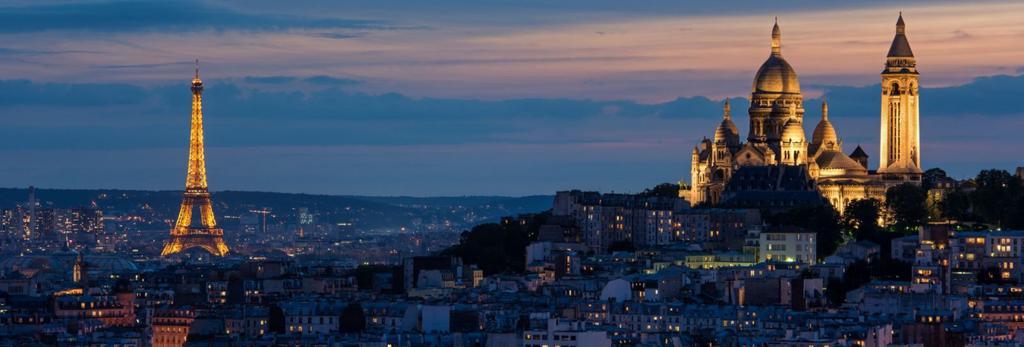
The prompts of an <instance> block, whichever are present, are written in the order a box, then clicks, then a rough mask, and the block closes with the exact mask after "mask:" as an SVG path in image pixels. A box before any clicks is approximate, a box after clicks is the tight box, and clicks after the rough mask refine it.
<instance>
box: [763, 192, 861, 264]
mask: <svg viewBox="0 0 1024 347" xmlns="http://www.w3.org/2000/svg"><path fill="white" fill-rule="evenodd" d="M762 216H764V219H765V221H766V222H767V223H768V224H770V225H775V226H786V225H792V226H797V227H801V228H804V229H807V230H809V231H813V232H815V233H817V235H818V246H817V253H818V257H826V256H828V255H831V254H832V253H834V252H835V251H836V248H838V247H839V244H840V243H841V242H842V241H843V226H842V223H841V221H840V219H839V212H836V210H835V209H833V208H832V205H829V204H822V205H819V206H800V207H795V208H792V209H789V210H786V211H783V212H779V213H774V214H773V213H770V211H762Z"/></svg>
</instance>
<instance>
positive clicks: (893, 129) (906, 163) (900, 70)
mask: <svg viewBox="0 0 1024 347" xmlns="http://www.w3.org/2000/svg"><path fill="white" fill-rule="evenodd" d="M919 86H920V84H919V83H918V72H917V62H916V61H915V60H914V52H913V51H911V50H910V42H909V41H907V35H906V25H905V24H904V23H903V15H902V14H900V17H899V19H898V20H897V21H896V36H895V37H894V38H893V39H892V45H891V46H890V47H889V54H888V57H887V58H886V61H885V69H884V70H882V110H881V115H882V117H881V118H882V126H881V129H882V132H881V146H880V147H879V148H880V149H881V153H880V155H879V159H878V160H879V164H878V173H880V174H882V175H883V179H885V180H888V181H917V182H919V181H920V179H921V135H920V122H919V110H920V103H919V100H918V88H919Z"/></svg>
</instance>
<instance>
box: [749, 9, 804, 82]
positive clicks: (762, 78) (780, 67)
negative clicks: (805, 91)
mask: <svg viewBox="0 0 1024 347" xmlns="http://www.w3.org/2000/svg"><path fill="white" fill-rule="evenodd" d="M752 92H754V93H758V92H761V93H794V94H795V93H800V80H799V79H797V77H796V70H793V67H792V66H790V65H789V63H788V62H786V59H784V58H782V32H781V31H780V30H779V23H775V27H773V28H772V54H771V56H769V57H768V60H765V62H764V64H761V68H760V69H757V75H756V76H754V86H753V90H752Z"/></svg>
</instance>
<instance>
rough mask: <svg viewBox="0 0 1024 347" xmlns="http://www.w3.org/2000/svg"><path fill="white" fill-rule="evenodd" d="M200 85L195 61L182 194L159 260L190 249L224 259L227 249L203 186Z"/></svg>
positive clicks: (203, 159)
mask: <svg viewBox="0 0 1024 347" xmlns="http://www.w3.org/2000/svg"><path fill="white" fill-rule="evenodd" d="M203 152H204V149H203V81H202V80H200V79H199V60H196V77H195V79H193V80H192V132H191V137H190V139H189V147H188V174H187V176H186V177H185V194H184V198H183V199H182V201H181V210H180V211H179V212H178V221H177V223H175V224H174V229H171V238H170V240H168V241H167V243H166V244H164V250H163V251H162V252H160V255H161V256H168V255H171V254H175V253H180V252H182V251H185V250H187V249H190V248H196V247H199V248H202V249H204V250H206V251H207V252H210V254H213V255H216V256H224V255H225V254H227V253H228V245H226V244H225V243H224V230H223V229H220V228H217V221H216V220H214V217H213V204H212V203H211V201H210V191H209V190H208V189H207V186H206V159H205V155H204V154H203ZM197 207H198V208H199V225H192V221H193V220H192V210H193V209H194V208H197Z"/></svg>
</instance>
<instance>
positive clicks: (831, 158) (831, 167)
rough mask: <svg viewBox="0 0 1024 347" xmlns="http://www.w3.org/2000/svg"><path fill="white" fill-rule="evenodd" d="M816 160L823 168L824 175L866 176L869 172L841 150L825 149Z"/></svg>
mask: <svg viewBox="0 0 1024 347" xmlns="http://www.w3.org/2000/svg"><path fill="white" fill-rule="evenodd" d="M815 161H816V162H817V164H818V167H819V168H820V169H821V170H822V173H821V175H822V177H835V176H847V177H850V176H864V175H867V172H868V170H867V169H866V168H864V166H863V165H861V164H860V163H859V162H857V161H856V160H853V159H851V158H850V157H848V156H846V154H843V152H839V151H832V150H829V151H825V152H823V153H821V155H819V156H818V158H817V159H815Z"/></svg>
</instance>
